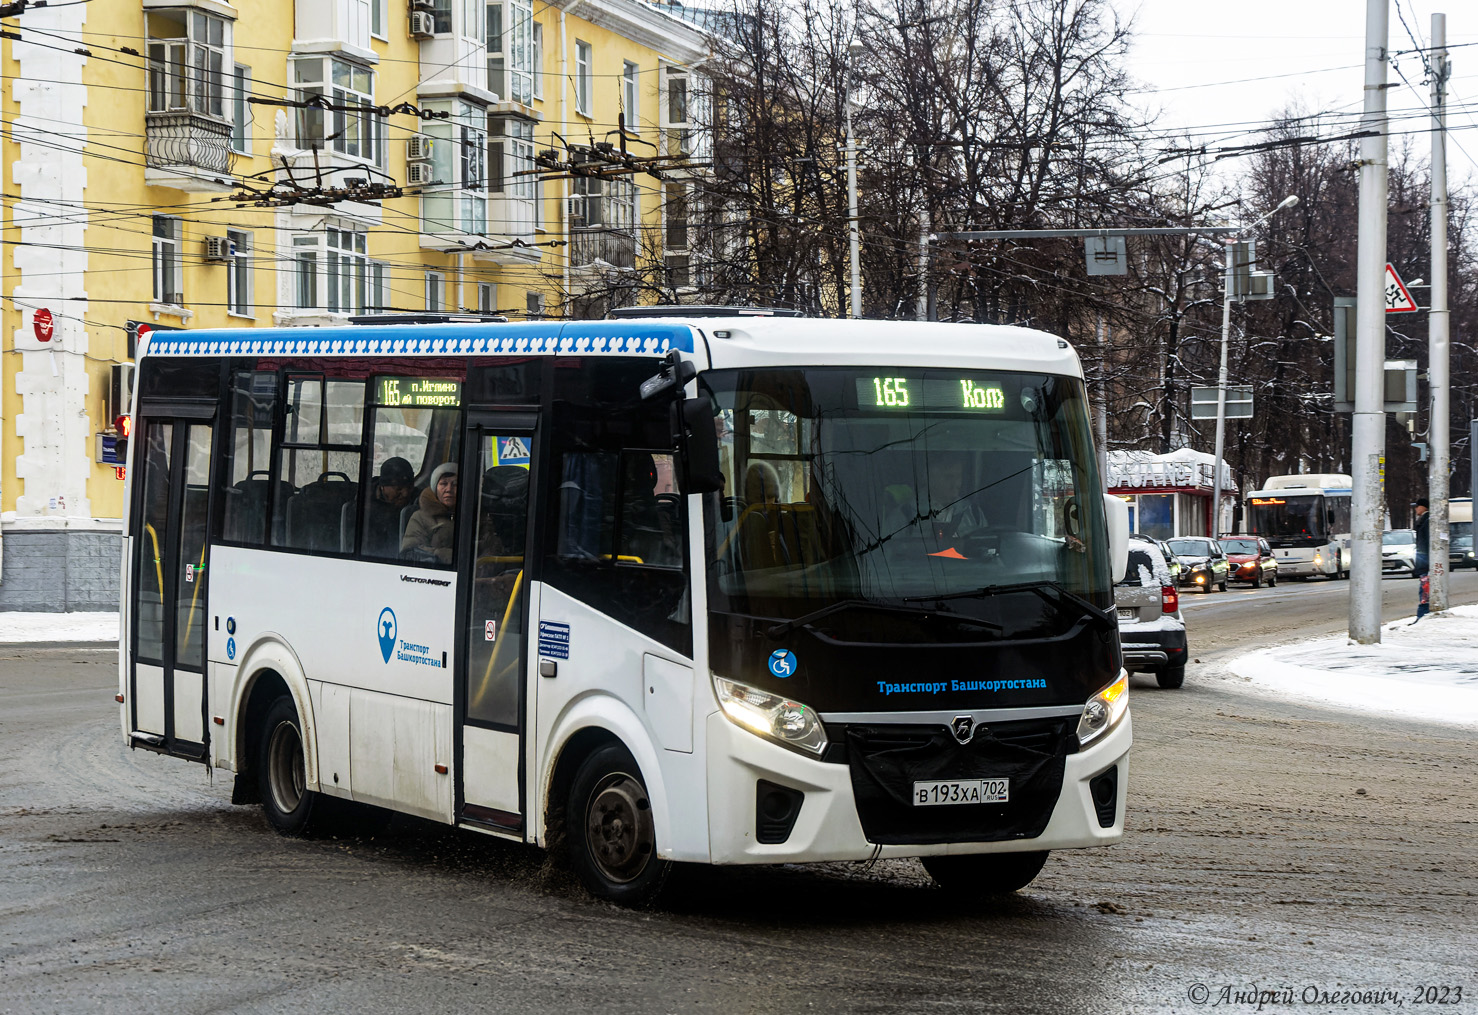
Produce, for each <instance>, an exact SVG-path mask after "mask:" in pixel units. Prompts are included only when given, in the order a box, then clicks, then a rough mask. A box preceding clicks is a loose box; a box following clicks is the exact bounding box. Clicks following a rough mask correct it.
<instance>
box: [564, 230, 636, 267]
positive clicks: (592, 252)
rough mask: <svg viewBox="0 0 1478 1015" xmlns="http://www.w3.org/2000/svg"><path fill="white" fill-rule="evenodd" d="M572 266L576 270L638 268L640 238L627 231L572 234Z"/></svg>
mask: <svg viewBox="0 0 1478 1015" xmlns="http://www.w3.org/2000/svg"><path fill="white" fill-rule="evenodd" d="M570 251H571V253H570V264H571V265H572V266H573V267H576V268H587V267H590V266H592V265H594V266H598V267H607V266H609V267H613V268H634V267H636V234H635V232H633V231H630V230H625V229H588V228H587V229H579V228H572V229H571V230H570Z"/></svg>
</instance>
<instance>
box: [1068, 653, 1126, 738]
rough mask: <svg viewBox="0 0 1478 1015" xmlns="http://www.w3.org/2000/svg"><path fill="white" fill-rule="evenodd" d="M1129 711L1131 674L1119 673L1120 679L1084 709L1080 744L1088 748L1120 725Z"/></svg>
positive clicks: (1080, 727)
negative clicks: (1120, 721)
mask: <svg viewBox="0 0 1478 1015" xmlns="http://www.w3.org/2000/svg"><path fill="white" fill-rule="evenodd" d="M1127 711H1129V674H1128V673H1125V672H1124V671H1122V670H1121V671H1119V679H1118V680H1115V681H1114V682H1113V683H1112V684H1109V685H1108V686H1107V687H1105V688H1104V689H1103V690H1101V691H1099V692H1098V693H1097V694H1095V695H1094V696H1093V697H1091V698H1089V699H1088V704H1087V705H1086V706H1084V708H1083V718H1081V719H1079V720H1078V744H1079V745H1080V746H1083V747H1086V746H1087V745H1088V744H1089V743H1091V742H1092V741H1094V740H1097V739H1098V738H1099V737H1101V736H1103V735H1104V734H1105V733H1107V732H1108V731H1109V730H1111V729H1113V728H1114V727H1115V726H1117V725H1118V724H1119V720H1120V719H1122V718H1124V713H1125V712H1127Z"/></svg>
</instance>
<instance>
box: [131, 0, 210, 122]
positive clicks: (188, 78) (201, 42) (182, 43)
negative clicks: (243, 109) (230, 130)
mask: <svg viewBox="0 0 1478 1015" xmlns="http://www.w3.org/2000/svg"><path fill="white" fill-rule="evenodd" d="M146 31H147V34H148V46H149V86H148V100H149V112H151V113H169V112H191V113H205V114H208V115H210V116H219V117H221V118H222V119H224V118H225V117H226V67H227V65H228V64H227V60H226V51H227V48H228V45H229V28H228V25H227V23H226V21H225V20H224V19H222V18H217V17H212V16H211V15H209V14H205V13H202V12H200V11H196V10H157V11H150V12H148V14H147V16H146Z"/></svg>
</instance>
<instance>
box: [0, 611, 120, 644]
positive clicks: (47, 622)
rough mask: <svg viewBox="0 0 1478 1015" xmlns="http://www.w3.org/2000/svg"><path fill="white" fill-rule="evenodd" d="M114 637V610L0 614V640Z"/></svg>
mask: <svg viewBox="0 0 1478 1015" xmlns="http://www.w3.org/2000/svg"><path fill="white" fill-rule="evenodd" d="M117 640H118V614H116V613H0V643H15V642H45V641H111V642H116V641H117Z"/></svg>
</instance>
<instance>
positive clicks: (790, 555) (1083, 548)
mask: <svg viewBox="0 0 1478 1015" xmlns="http://www.w3.org/2000/svg"><path fill="white" fill-rule="evenodd" d="M705 383H706V385H707V387H708V389H709V391H710V392H711V394H712V396H713V399H714V401H715V406H716V418H715V420H714V424H715V426H716V427H717V428H718V432H719V435H720V450H721V459H722V465H723V470H724V475H725V481H726V485H725V489H724V493H723V495H722V499H720V498H719V497H717V496H715V497H711V498H709V501H708V512H709V516H708V518H707V531H708V539H709V560H710V562H711V567H710V576H709V605H710V607H711V608H712V609H714V610H717V611H720V612H728V613H741V614H749V615H757V616H765V617H778V618H787V619H788V618H795V617H798V616H801V615H803V614H809V613H811V612H813V611H815V610H817V609H818V608H819V607H824V606H826V605H828V604H832V603H842V602H852V603H856V602H859V601H860V602H861V603H863V604H890V605H892V606H894V607H898V608H899V609H900V610H901V609H902V604H904V603H906V602H910V601H914V600H919V599H925V600H927V599H928V598H929V597H931V596H935V595H948V594H950V593H962V592H964V593H969V592H971V591H980V592H981V599H978V600H960V601H957V602H951V603H949V604H947V605H948V607H949V609H950V612H954V613H960V614H965V613H973V612H977V611H976V610H975V609H972V607H971V606H970V605H969V603H971V602H973V603H980V602H981V600H984V599H988V598H993V597H994V596H995V595H997V593H992V592H990V589H991V588H992V587H997V586H1006V585H1012V586H1023V585H1026V586H1031V585H1034V584H1038V583H1040V584H1043V585H1046V584H1051V585H1056V586H1058V587H1059V588H1060V589H1061V590H1062V591H1066V592H1069V593H1072V594H1073V595H1076V596H1079V597H1082V598H1085V599H1088V600H1089V601H1091V602H1093V603H1095V604H1098V605H1100V606H1107V605H1109V604H1110V603H1111V601H1112V600H1111V595H1112V592H1111V589H1110V580H1109V566H1108V552H1107V547H1105V546H1104V545H1103V540H1102V538H1101V534H1102V533H1103V532H1104V531H1105V527H1104V521H1103V506H1102V503H1101V498H1100V496H1099V492H1098V491H1099V490H1100V487H1099V482H1098V476H1097V465H1096V459H1095V455H1094V450H1093V443H1092V439H1091V432H1090V429H1089V422H1088V413H1087V409H1086V399H1085V397H1084V393H1083V386H1082V382H1081V381H1078V380H1076V379H1070V378H1066V377H1054V376H1044V375H1034V374H1023V373H1008V372H986V371H969V370H917V369H907V370H900V369H897V368H886V369H878V370H870V369H866V368H861V369H859V368H846V369H840V368H803V369H765V370H753V371H748V370H744V371H715V372H711V373H709V374H706V375H705ZM1016 591H1019V589H1018V590H1016ZM1001 594H1006V593H1001ZM1012 594H1014V592H1013V593H1012ZM1028 598H1030V596H1028ZM1031 612H1033V613H1038V612H1040V611H1039V610H1036V609H1033V610H1032V611H1031Z"/></svg>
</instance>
